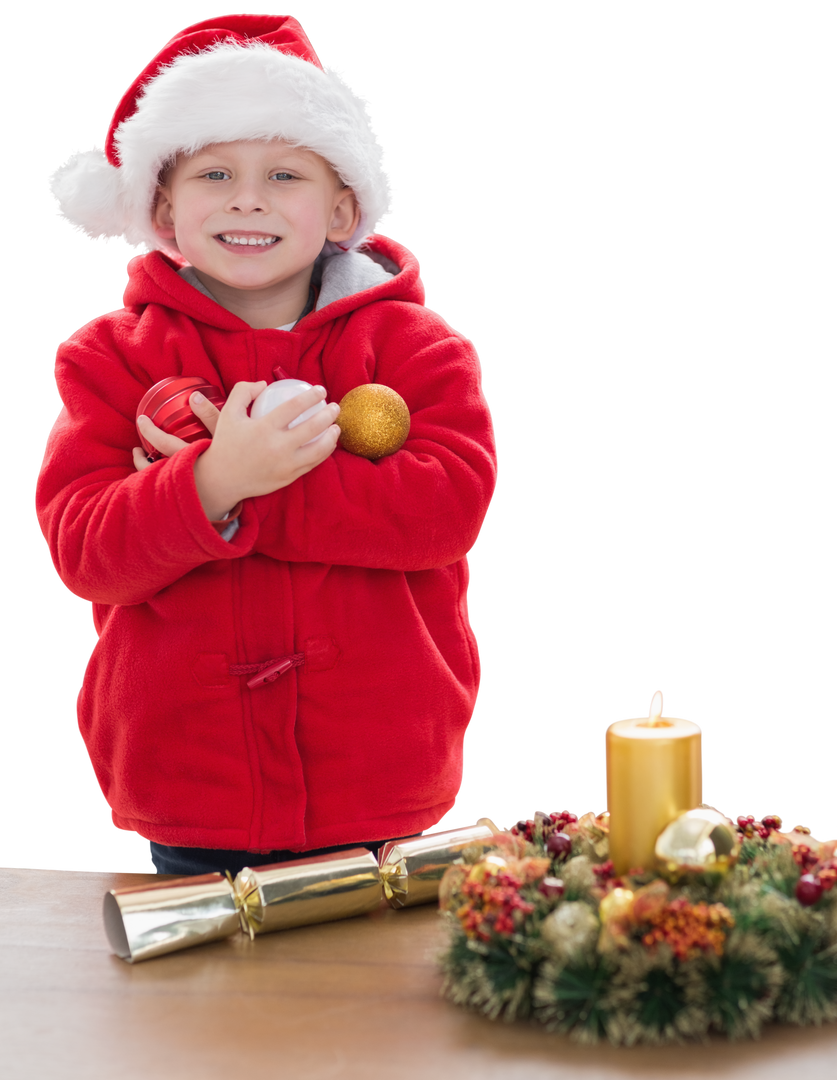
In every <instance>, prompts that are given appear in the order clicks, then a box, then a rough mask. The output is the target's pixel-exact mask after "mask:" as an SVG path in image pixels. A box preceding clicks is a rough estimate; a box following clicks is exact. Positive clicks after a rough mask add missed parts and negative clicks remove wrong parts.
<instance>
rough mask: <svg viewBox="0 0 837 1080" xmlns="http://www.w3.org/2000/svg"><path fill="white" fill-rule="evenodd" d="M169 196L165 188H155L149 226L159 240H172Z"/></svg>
mask: <svg viewBox="0 0 837 1080" xmlns="http://www.w3.org/2000/svg"><path fill="white" fill-rule="evenodd" d="M172 209H173V208H172V202H171V194H170V192H169V190H168V188H166V187H158V188H157V201H156V202H155V203H154V209H153V210H152V211H151V224H152V227H153V228H154V232H155V233H156V234H157V235H158V236H159V237H160V239H161V240H174V215H173V213H172Z"/></svg>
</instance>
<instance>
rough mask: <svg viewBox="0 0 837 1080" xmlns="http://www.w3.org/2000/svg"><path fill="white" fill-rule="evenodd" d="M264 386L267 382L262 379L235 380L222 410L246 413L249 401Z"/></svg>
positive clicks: (255, 396)
mask: <svg viewBox="0 0 837 1080" xmlns="http://www.w3.org/2000/svg"><path fill="white" fill-rule="evenodd" d="M266 386H267V383H266V382H265V381H264V379H262V381H261V382H237V383H236V384H235V386H234V387H233V388H232V390H231V391H230V393H229V396H228V397H227V403H226V405H225V406H224V411H225V412H226V411H227V410H229V411H230V412H232V413H239V414H241V413H246V412H247V409H248V408H249V407H250V402H251V401H254V400H255V399H256V398H257V397H258V396H259V394H260V393H261V392H262V390H264V388H265V387H266ZM201 419H203V417H201Z"/></svg>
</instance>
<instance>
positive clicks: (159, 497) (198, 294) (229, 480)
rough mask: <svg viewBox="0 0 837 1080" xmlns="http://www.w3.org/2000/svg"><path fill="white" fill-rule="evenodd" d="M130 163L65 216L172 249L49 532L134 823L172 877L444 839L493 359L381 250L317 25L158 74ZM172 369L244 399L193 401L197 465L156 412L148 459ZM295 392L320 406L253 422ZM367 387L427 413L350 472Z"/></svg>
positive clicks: (124, 821) (115, 351) (97, 372)
mask: <svg viewBox="0 0 837 1080" xmlns="http://www.w3.org/2000/svg"><path fill="white" fill-rule="evenodd" d="M106 153H107V160H105V159H104V158H103V157H102V155H101V154H98V153H97V152H95V151H94V152H91V153H89V154H83V155H79V156H78V157H77V158H75V159H73V160H72V161H71V162H69V163H68V164H67V165H66V166H64V168H63V169H62V170H60V171H59V173H58V174H56V179H55V181H54V190H55V192H56V194H57V196H58V198H59V201H60V203H61V207H62V211H63V212H64V214H65V216H66V217H68V218H69V219H70V220H71V221H73V222H74V223H75V224H77V225H80V226H81V227H83V228H84V229H85V230H86V231H87V232H88V233H90V234H91V235H93V236H100V235H124V236H125V237H126V238H127V239H128V240H129V241H131V242H134V243H146V244H147V245H148V246H149V247H150V248H152V251H151V252H150V253H149V254H147V255H144V256H141V257H139V258H136V259H134V260H133V261H132V262H131V264H130V267H129V274H130V282H129V285H128V288H127V291H126V293H125V308H124V309H123V310H121V311H118V312H114V313H112V314H110V315H106V316H103V317H102V318H100V319H97V320H95V321H94V322H93V323H91V324H89V325H88V326H86V327H84V328H83V329H82V330H80V331H79V332H78V333H77V334H76V335H75V336H74V337H73V338H71V339H70V341H68V342H67V343H65V345H63V346H62V347H61V349H60V351H59V354H58V360H57V365H56V376H57V379H58V384H59V388H60V390H61V394H62V400H63V402H64V406H65V408H64V410H63V411H62V413H61V416H60V417H59V419H58V421H57V423H56V425H55V428H54V429H53V432H52V434H51V436H50V441H49V445H48V447H47V453H46V458H45V461H44V466H43V469H42V472H41V477H40V480H39V486H38V510H39V516H40V520H41V526H42V529H43V531H44V534H45V536H46V537H47V540H48V542H49V544H50V549H51V552H52V556H53V559H54V562H55V565H56V567H57V569H58V571H59V573H60V574H61V576H62V579H63V580H64V581H65V583H66V584H67V585H68V586H69V587H70V588H71V589H72V590H73V591H74V592H76V593H77V594H79V595H80V596H84V597H86V598H88V599H90V600H92V601H93V607H94V619H95V623H96V628H97V631H98V633H99V642H98V644H97V646H96V649H95V651H94V654H93V657H92V659H91V661H90V664H89V666H88V669H87V673H86V675H85V680H84V685H83V687H82V691H81V694H80V697H79V722H80V726H81V730H82V733H83V735H84V738H85V741H86V743H87V747H88V750H89V752H90V755H91V758H92V761H93V764H94V767H95V769H96V773H97V777H98V779H99V782H100V784H101V786H102V790H103V792H104V794H105V796H106V798H107V799H108V801H109V803H110V805H111V808H112V811H113V819H114V822H115V824H116V825H117V826H119V827H120V828H125V829H134V830H136V831H137V832H139V833H140V834H141V835H143V836H145V837H147V838H148V839H149V840H150V841H151V843H152V856H153V858H154V862H155V865H156V866H157V869H158V871H160V872H171V873H204V872H207V871H210V870H217V869H229V870H231V871H232V872H236V871H237V870H238V869H240V868H241V867H242V866H244V865H248V864H249V865H255V864H259V863H262V864H264V863H267V862H272V861H277V860H278V859H280V858H283V857H292V855H293V854H297V853H301V852H305V853H311V852H314V851H319V850H323V849H325V850H335V849H337V848H339V847H345V846H353V845H357V844H365V845H366V846H368V847H369V848H371V849H373V850H374V849H376V848H377V847H378V846H379V845H380V843H381V842H383V841H384V840H386V839H388V838H391V837H399V836H405V835H411V834H414V833H418V832H421V831H422V830H424V829H426V828H428V827H430V826H431V825H433V824H434V823H435V822H436V821H438V820H439V818H440V817H441V816H442V815H443V814H444V813H445V812H446V811H447V810H448V809H449V808H450V807H451V806H452V805H453V801H454V797H455V795H456V792H457V790H458V787H459V782H460V777H461V757H462V738H463V735H464V730H465V727H466V725H467V723H468V720H469V718H470V715H471V712H472V709H473V704H474V700H475V696H476V690H477V682H478V660H477V653H476V646H475V642H474V639H473V635H472V633H471V630H470V627H469V626H468V621H467V610H466V602H465V593H466V587H467V565H466V562H465V553H466V551H467V550H468V549H469V548H470V546H471V545H472V544H473V542H474V540H475V538H476V535H477V533H478V531H479V527H480V524H481V522H482V519H483V517H484V515H485V511H486V509H487V506H488V501H489V499H490V496H491V493H492V490H493V485H494V476H495V464H494V451H493V440H492V433H491V425H490V419H489V416H488V412H487V409H486V406H485V403H484V400H483V397H482V394H481V391H480V385H479V368H478V363H477V360H476V357H475V355H474V353H473V350H472V348H471V346H470V345H469V344H468V343H467V342H466V341H465V340H464V339H462V338H461V337H460V336H459V335H457V334H456V333H455V332H453V331H452V330H451V329H450V328H449V327H448V326H447V325H446V324H445V323H444V322H443V321H442V320H441V319H440V318H438V316H435V315H433V314H432V313H430V312H428V311H427V310H426V309H425V308H424V307H423V289H422V286H421V283H420V281H419V278H418V266H417V264H416V262H415V259H414V258H413V257H412V256H411V255H410V254H409V252H407V251H406V250H405V249H404V248H402V247H400V246H399V245H397V244H395V243H393V242H392V241H390V240H387V239H385V238H384V237H371V238H369V234H370V232H371V231H372V229H373V228H374V225H375V223H376V221H377V220H378V218H379V217H380V216H381V214H382V213H383V212H384V211H385V210H386V204H387V183H386V179H385V177H384V175H383V172H382V171H381V165H380V150H379V148H378V146H377V143H376V142H375V138H374V135H373V134H372V132H371V130H370V128H369V124H368V120H367V118H366V115H365V111H364V107H363V105H362V103H361V102H359V101H358V99H357V98H355V97H354V95H353V94H352V93H351V91H350V90H349V89H348V88H347V87H346V86H345V85H344V84H343V83H342V82H341V81H340V80H339V79H337V78H336V76H334V75H332V74H330V73H326V72H324V71H323V70H322V68H321V66H320V64H319V61H318V59H317V57H316V55H315V53H314V52H313V49H312V48H311V45H310V43H309V42H308V40H307V38H306V37H305V34H304V33H303V31H302V29H301V27H300V26H299V24H298V23H296V21H295V20H293V19H290V18H278V17H277V18H274V17H269V16H246V15H244V16H229V17H226V18H222V19H217V20H211V21H209V22H206V23H200V24H197V25H196V26H192V27H189V28H187V29H186V30H185V31H183V33H182V34H179V35H177V37H175V38H174V39H173V40H172V41H171V42H169V44H168V45H167V46H166V47H165V48H164V49H163V51H162V52H161V53H160V54H158V56H157V57H155V59H154V60H153V61H152V62H151V64H150V65H149V66H148V67H147V68H146V69H145V70H144V71H143V73H142V74H141V75H140V77H139V78H138V79H137V80H136V82H135V83H134V84H133V86H132V87H131V88H130V89H129V91H128V92H127V93H126V95H125V96H124V97H123V99H122V101H121V102H120V104H119V106H118V108H117V111H116V114H115V116H114V119H113V122H112V124H111V128H110V132H109V135H108V140H107V146H106ZM171 375H196V376H202V377H203V378H205V379H206V380H207V382H209V383H213V384H215V385H217V386H219V387H220V388H221V389H222V390H223V391H224V394H225V396H226V397H227V403H226V405H225V406H224V408H223V409H222V411H221V413H220V415H219V414H217V413H216V412H215V410H214V409H213V407H212V406H211V405H210V404H209V403H208V402H206V401H201V400H200V399H194V400H193V401H192V407H193V409H194V410H195V412H196V413H197V414H198V415H199V416H200V417H201V418H202V419H204V420H205V422H206V424H207V426H208V428H209V430H210V431H212V432H213V437H212V438H211V439H203V440H200V441H199V442H196V443H191V444H189V445H186V444H183V443H180V442H179V441H178V440H176V439H173V438H172V437H171V436H167V435H165V433H163V432H161V431H160V430H159V429H157V428H155V427H154V425H153V424H152V423H151V421H150V420H149V419H148V418H147V417H146V418H141V419H140V421H139V424H140V426H141V428H142V432H143V435H144V436H145V437H146V438H147V440H148V441H149V442H150V443H151V444H152V445H154V446H156V447H157V448H158V449H159V450H161V451H162V452H163V454H164V455H166V456H164V457H163V458H162V459H161V460H159V461H157V462H155V463H154V464H148V462H147V461H146V460H145V458H144V456H143V454H142V453H141V451H139V450H138V448H137V447H136V442H137V436H136V428H135V423H134V419H135V414H136V409H137V405H138V403H139V401H140V400H141V399H142V397H143V395H144V393H145V392H146V391H147V390H148V388H149V387H150V386H152V385H153V384H155V383H156V382H158V381H159V380H161V379H163V378H166V377H167V376H171ZM286 377H292V378H299V379H303V380H305V381H307V382H309V383H310V384H312V387H313V389H312V390H310V391H307V392H306V393H305V394H302V395H300V396H299V397H298V398H295V399H294V400H293V401H290V402H287V403H286V404H284V405H282V406H280V407H279V408H277V409H276V410H275V411H274V412H272V413H269V414H268V415H267V416H265V417H262V418H261V419H259V420H254V419H251V417H250V416H249V415H248V412H247V409H248V406H249V404H250V402H251V401H252V400H253V399H254V398H255V396H256V395H257V394H258V393H259V392H260V390H261V389H262V388H263V387H264V385H265V383H266V382H268V381H272V380H274V379H276V378H286ZM368 382H379V383H383V384H385V385H388V386H391V387H392V388H393V389H395V390H397V391H398V393H400V394H401V396H402V397H403V398H404V399H405V401H406V402H407V405H408V407H409V409H410V412H411V430H410V436H409V438H408V440H407V442H406V443H405V445H404V447H403V448H402V449H401V450H399V451H398V452H397V453H396V454H394V455H392V456H391V457H388V458H383V459H381V460H379V461H378V462H375V463H372V462H370V461H367V460H365V459H362V458H359V457H355V456H353V455H351V454H349V453H347V452H346V451H344V450H343V449H342V448H340V447H339V446H338V444H337V440H338V436H339V430H338V429H337V428H336V426H335V424H334V420H335V418H336V415H337V412H338V408H337V406H336V405H334V404H330V405H327V406H326V407H325V408H323V409H321V410H320V411H319V412H318V413H316V414H315V415H313V416H312V417H311V418H310V419H308V420H306V421H304V422H303V423H301V424H300V425H299V426H297V427H294V428H290V427H289V425H290V423H291V422H292V421H293V420H294V419H295V418H296V417H297V416H299V415H301V414H302V413H303V412H304V411H305V410H306V409H307V408H310V407H311V406H312V405H313V404H316V403H317V402H319V401H321V400H322V399H323V398H324V397H325V396H326V389H327V396H328V399H329V400H330V401H331V402H334V401H339V400H340V399H341V398H342V396H343V395H344V394H345V393H347V392H348V391H349V390H351V389H353V388H354V387H355V386H357V385H360V384H362V383H368ZM324 388H326V389H324ZM132 455H133V456H132Z"/></svg>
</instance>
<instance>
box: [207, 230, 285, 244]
mask: <svg viewBox="0 0 837 1080" xmlns="http://www.w3.org/2000/svg"><path fill="white" fill-rule="evenodd" d="M221 239H222V240H223V241H224V243H225V244H245V245H247V246H249V247H269V246H270V245H271V244H275V243H277V242H278V240H279V237H278V236H232V235H231V234H230V233H221Z"/></svg>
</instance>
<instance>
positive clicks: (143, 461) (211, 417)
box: [133, 391, 221, 472]
mask: <svg viewBox="0 0 837 1080" xmlns="http://www.w3.org/2000/svg"><path fill="white" fill-rule="evenodd" d="M189 404H190V405H191V407H192V412H193V413H194V414H195V416H197V418H198V420H200V421H201V422H202V423H203V424H204V426H205V427H206V428H207V429H208V430H209V434H210V435H214V434H215V428H216V426H217V424H218V417H219V416H220V415H221V413H220V412H219V410H218V409H216V408H215V406H214V405H213V404H212V402H211V401H207V399H206V398H205V397H204V396H203V394H201V393H199V392H198V391H195V393H194V394H192V396H191V397H190V398H189ZM137 427H138V428H140V430H141V432H142V435H143V438H144V439H145V440H146V442H150V443H151V445H152V446H153V447H154V449H155V450H159V451H160V453H161V454H162V455H163V456H164V457H171V456H172V454H176V453H177V451H178V450H182V449H183V447H184V446H188V445H189V444H188V443H186V442H184V441H183V440H182V439H178V438H177V436H176V435H169V434H168V433H167V432H165V431H163V430H162V428H158V427H157V426H156V424H154V423H153V421H152V420H151V419H150V418H149V417H147V416H140V417H138V418H137ZM133 455H134V466H135V467H136V469H137V471H138V472H139V471H141V470H142V469H147V468H148V466H149V465H152V464H153V462H151V461H149V460H148V457H147V456H146V453H145V450H143V448H142V447H141V446H135V447H134V449H133Z"/></svg>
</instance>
